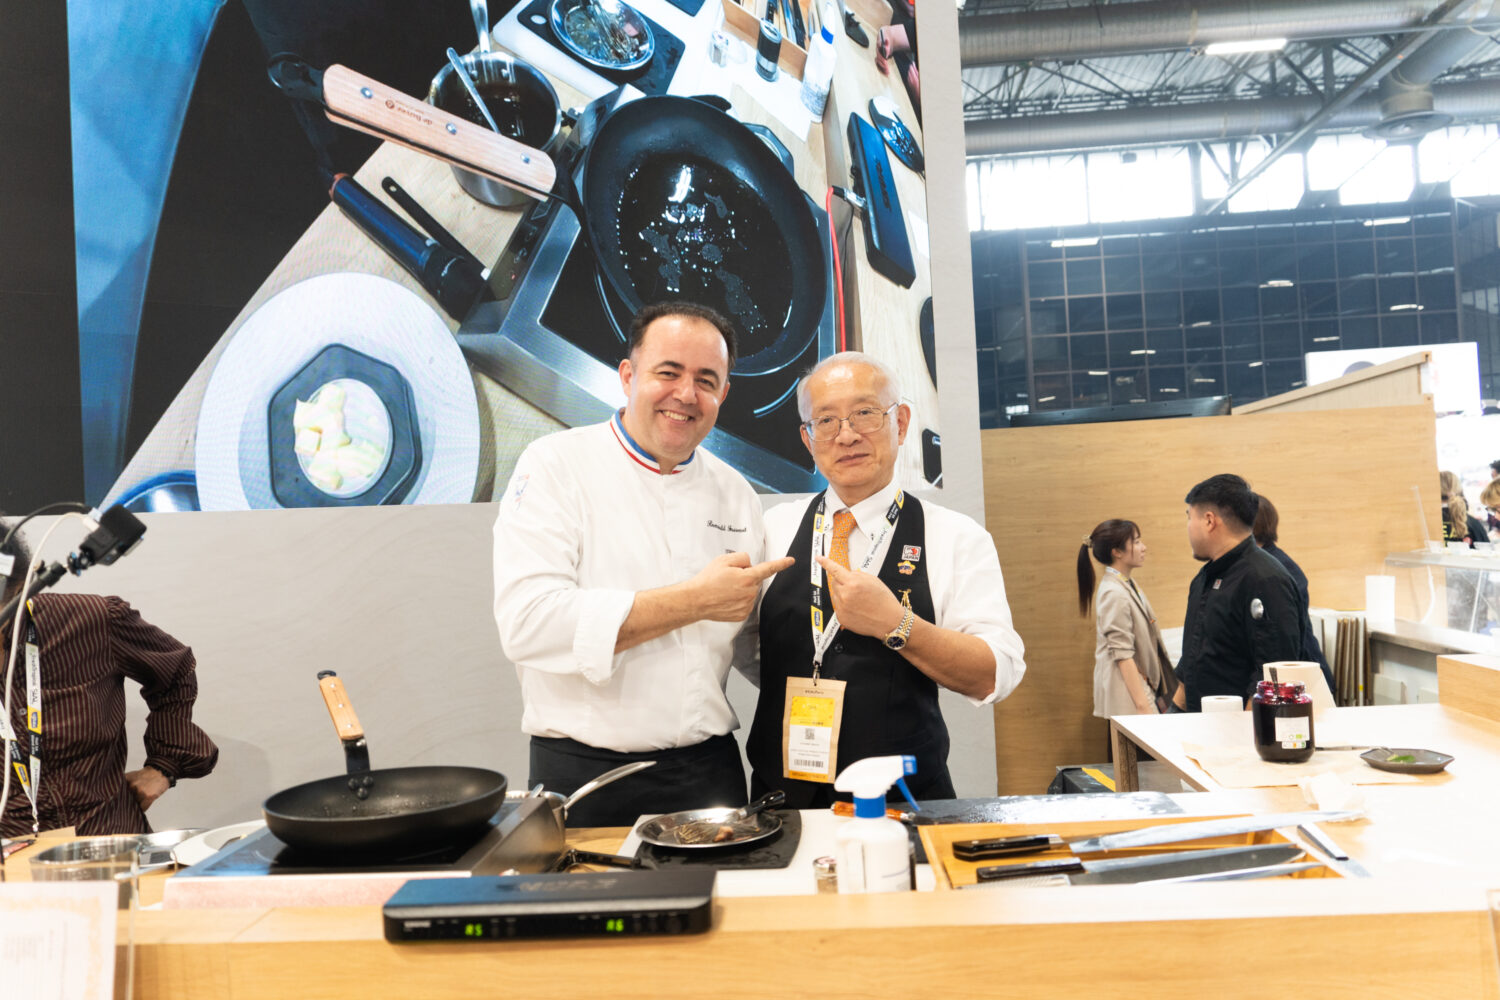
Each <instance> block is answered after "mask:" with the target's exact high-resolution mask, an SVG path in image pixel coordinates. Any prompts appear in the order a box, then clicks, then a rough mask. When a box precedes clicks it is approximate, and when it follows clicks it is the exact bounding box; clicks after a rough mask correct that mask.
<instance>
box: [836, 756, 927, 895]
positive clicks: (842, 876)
mask: <svg viewBox="0 0 1500 1000" xmlns="http://www.w3.org/2000/svg"><path fill="white" fill-rule="evenodd" d="M916 770H917V767H916V759H915V758H914V757H866V758H865V759H864V760H861V761H856V762H855V763H853V764H850V765H849V766H848V767H846V768H844V770H843V773H841V774H840V775H839V776H838V780H836V781H835V782H834V783H833V787H834V788H835V789H837V790H838V791H841V792H852V793H853V795H854V818H853V819H851V820H849V821H848V822H847V823H844V824H843V825H842V826H840V827H839V829H838V872H839V892H841V893H843V892H904V891H906V890H908V889H910V888H911V871H912V869H911V853H910V841H909V840H908V838H907V835H906V827H905V826H903V825H902V824H900V823H898V822H897V821H896V820H893V819H889V818H887V816H886V814H885V793H886V792H887V791H889V790H890V787H891V786H892V785H894V784H896V783H897V782H898V781H900V780H901V779H902V777H903V776H904V775H906V774H915V773H916Z"/></svg>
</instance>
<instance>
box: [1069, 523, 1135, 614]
mask: <svg viewBox="0 0 1500 1000" xmlns="http://www.w3.org/2000/svg"><path fill="white" fill-rule="evenodd" d="M1140 534H1141V529H1140V528H1139V527H1138V526H1137V525H1136V523H1135V522H1134V521H1125V520H1121V519H1119V518H1113V519H1111V520H1108V521H1100V522H1099V525H1098V527H1096V528H1094V530H1093V531H1091V532H1089V536H1088V538H1087V539H1086V540H1085V541H1084V542H1083V544H1082V545H1080V546H1078V613H1079V614H1080V615H1086V614H1088V613H1089V600H1090V599H1091V598H1092V597H1093V596H1094V564H1093V563H1091V562H1089V554H1090V553H1093V556H1094V558H1095V559H1097V560H1099V562H1100V564H1102V565H1104V566H1108V565H1109V564H1110V563H1111V562H1112V561H1113V560H1114V554H1115V549H1123V548H1125V547H1126V546H1127V545H1129V544H1130V543H1131V541H1132V540H1134V539H1136V538H1139V537H1140Z"/></svg>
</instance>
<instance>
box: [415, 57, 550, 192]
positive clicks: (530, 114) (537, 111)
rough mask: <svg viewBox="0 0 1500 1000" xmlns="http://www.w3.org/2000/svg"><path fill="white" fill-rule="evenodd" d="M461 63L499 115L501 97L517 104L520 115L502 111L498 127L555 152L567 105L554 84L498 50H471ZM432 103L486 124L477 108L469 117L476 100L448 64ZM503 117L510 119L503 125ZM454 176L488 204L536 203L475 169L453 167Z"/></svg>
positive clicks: (430, 97) (436, 79)
mask: <svg viewBox="0 0 1500 1000" xmlns="http://www.w3.org/2000/svg"><path fill="white" fill-rule="evenodd" d="M459 62H460V63H462V64H463V67H464V71H465V72H467V73H468V74H469V78H470V79H471V80H473V81H474V86H475V87H476V88H477V89H478V90H479V92H480V95H481V96H483V97H484V98H485V103H486V104H487V105H488V106H489V108H490V111H491V113H492V114H493V113H495V112H496V111H497V107H496V105H497V100H496V99H497V98H499V99H500V102H499V103H507V104H513V105H514V107H515V109H516V113H514V114H510V115H504V114H503V109H502V114H496V124H498V125H500V128H501V131H502V132H505V133H506V135H508V136H509V137H510V138H512V139H516V140H518V141H520V142H524V143H525V144H526V145H528V146H532V147H534V148H536V149H540V150H541V151H542V152H544V153H550V152H551V151H552V149H553V147H555V146H556V145H557V142H558V138H559V137H560V136H561V135H562V121H563V116H562V102H561V101H560V100H558V97H557V91H556V90H554V89H553V88H552V83H551V82H550V81H549V80H548V79H547V78H546V77H545V76H543V75H542V73H541V72H540V71H538V70H537V69H536V68H535V67H533V66H531V65H530V64H529V63H524V62H522V61H521V60H519V59H516V58H513V57H512V56H511V55H510V54H509V53H506V52H499V51H490V52H484V53H477V52H472V53H470V54H469V55H466V56H463V57H461V58H460V59H459ZM427 103H428V104H431V105H432V106H433V107H436V108H442V109H443V110H444V111H450V112H452V113H453V114H456V115H459V116H460V117H463V118H468V119H470V120H471V121H475V122H476V123H477V124H480V125H484V122H483V121H482V120H481V119H480V118H478V117H476V115H477V109H474V114H471V113H470V111H469V109H471V108H473V101H472V99H471V98H470V97H469V96H468V91H467V90H465V89H464V85H463V81H462V80H459V79H458V78H457V77H456V76H455V75H454V73H453V67H452V65H450V64H448V63H444V64H443V68H442V69H440V70H438V73H437V76H435V77H433V78H432V85H431V86H430V87H429V88H428V89H427ZM502 117H504V118H505V119H506V120H505V121H502V120H501V119H502ZM486 127H488V126H486ZM517 131H519V132H520V134H519V135H518V134H516V133H517ZM453 177H454V179H455V180H457V181H458V186H459V187H461V188H463V189H464V190H465V191H466V192H468V193H469V194H470V195H472V196H473V197H475V198H477V199H479V200H480V201H482V202H484V203H485V204H486V205H494V206H495V207H497V208H513V207H515V206H516V205H521V204H525V203H527V202H529V201H531V196H530V195H528V194H524V193H522V192H520V191H517V190H516V189H515V188H513V187H507V186H506V185H504V184H501V183H500V182H499V181H496V180H491V179H490V178H488V177H484V176H482V175H480V174H476V173H474V171H472V170H464V169H463V168H462V167H454V168H453Z"/></svg>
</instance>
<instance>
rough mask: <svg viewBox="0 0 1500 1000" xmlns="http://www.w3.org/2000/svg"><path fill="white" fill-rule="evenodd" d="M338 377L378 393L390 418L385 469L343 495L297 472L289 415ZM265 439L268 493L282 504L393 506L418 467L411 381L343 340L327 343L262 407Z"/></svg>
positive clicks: (419, 443)
mask: <svg viewBox="0 0 1500 1000" xmlns="http://www.w3.org/2000/svg"><path fill="white" fill-rule="evenodd" d="M338 378H351V379H354V380H356V381H358V382H363V383H364V384H365V385H367V386H369V387H370V388H371V390H373V391H374V393H375V395H377V396H379V397H380V402H381V403H382V404H384V405H385V409H386V413H387V414H388V415H389V416H390V419H391V447H390V461H389V462H388V463H387V464H386V467H385V472H384V473H382V474H381V475H380V477H379V478H378V479H376V480H375V481H374V482H372V483H371V484H370V485H369V486H367V487H366V488H365V489H364V490H363V491H361V492H359V493H356V494H354V495H353V496H347V497H336V496H333V495H332V494H329V493H324V492H323V491H322V490H320V489H318V488H317V487H316V486H314V485H313V484H312V483H311V482H309V481H308V479H307V476H306V475H305V474H303V472H302V465H301V463H299V462H298V461H297V453H296V451H295V450H293V449H294V445H295V444H296V432H295V431H293V430H292V414H293V412H294V411H295V409H296V406H297V400H298V399H311V398H312V394H313V393H314V392H316V391H317V390H318V388H319V387H320V386H322V385H323V384H325V383H327V382H332V381H333V380H334V379H338ZM266 419H267V421H268V426H267V430H268V433H267V438H268V440H269V441H270V452H271V464H270V469H269V472H270V476H271V492H272V493H273V494H274V495H275V497H276V500H277V502H279V503H280V504H281V505H282V506H283V507H361V506H369V505H374V504H396V503H400V502H401V501H402V500H404V499H406V494H407V493H408V492H409V491H410V490H411V487H412V484H413V483H414V482H416V478H417V471H418V470H419V469H421V467H422V439H421V435H420V434H419V433H418V431H417V404H416V401H415V400H414V399H413V398H412V392H411V383H410V382H408V381H406V376H404V375H402V374H401V373H400V372H399V371H397V370H396V369H395V368H392V367H391V366H390V365H388V364H386V363H385V362H383V361H376V360H375V359H374V358H372V357H370V356H369V355H367V354H361V353H360V352H359V351H356V350H354V349H352V348H349V347H345V346H344V345H343V344H329V345H328V346H327V347H325V348H323V349H322V350H321V351H319V352H318V353H317V355H316V356H314V358H313V359H312V360H311V361H309V362H308V363H307V364H305V365H303V366H302V370H301V371H299V372H297V374H295V375H293V376H292V377H291V378H289V379H287V380H286V382H284V383H282V386H281V388H280V389H277V390H276V394H275V395H273V396H272V397H271V402H270V404H269V405H268V406H267V407H266Z"/></svg>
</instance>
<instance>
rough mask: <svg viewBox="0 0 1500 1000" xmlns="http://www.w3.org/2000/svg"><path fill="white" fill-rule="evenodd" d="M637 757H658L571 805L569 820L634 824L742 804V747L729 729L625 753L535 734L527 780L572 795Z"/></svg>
mask: <svg viewBox="0 0 1500 1000" xmlns="http://www.w3.org/2000/svg"><path fill="white" fill-rule="evenodd" d="M638 760H654V761H656V766H655V767H648V768H646V769H645V770H644V771H637V772H636V773H635V774H632V775H630V776H629V777H625V778H621V779H620V780H619V781H616V782H614V783H613V784H609V785H605V786H604V787H603V788H601V789H599V790H598V791H595V792H590V793H589V794H588V796H587V797H585V798H583V799H580V800H579V802H578V803H577V804H576V805H574V806H573V807H572V808H571V809H569V810H568V825H569V826H632V825H634V824H635V821H636V819H637V818H638V817H640V816H647V815H649V816H654V815H656V814H658V813H668V812H678V811H680V810H684V809H708V808H711V807H713V806H742V805H744V804H745V803H746V802H748V801H749V799H748V798H747V797H746V796H745V768H744V765H743V764H742V763H741V762H740V748H739V746H738V744H736V743H735V741H734V737H733V736H730V735H728V734H725V735H723V736H713V737H710V738H709V739H706V740H704V741H703V742H702V743H697V744H694V745H693V746H690V747H674V748H672V749H670V750H646V751H642V752H639V753H621V752H620V751H617V750H602V749H600V748H599V747H591V746H589V745H588V744H586V743H579V742H578V741H577V740H570V739H566V738H562V739H558V738H551V737H545V736H533V737H532V738H531V776H530V781H529V785H530V786H531V787H535V786H536V785H537V784H539V783H540V784H542V785H544V786H545V787H546V789H547V790H548V791H552V792H561V793H562V794H564V795H571V794H572V793H573V792H574V791H576V790H577V789H578V787H579V786H580V785H583V784H585V783H586V782H589V781H592V780H593V779H595V778H597V777H599V775H601V774H603V773H604V772H605V771H608V770H610V769H611V768H616V767H619V766H620V765H621V764H629V763H632V762H634V761H638Z"/></svg>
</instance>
